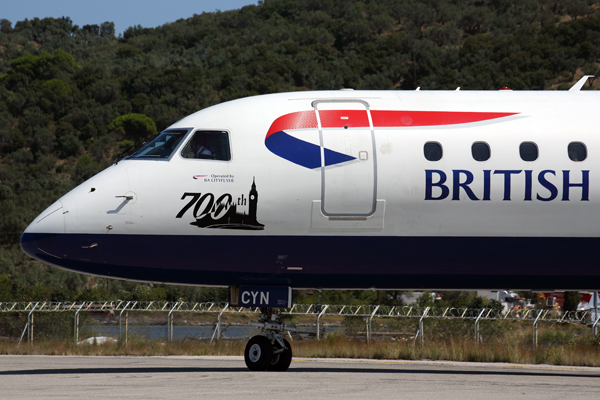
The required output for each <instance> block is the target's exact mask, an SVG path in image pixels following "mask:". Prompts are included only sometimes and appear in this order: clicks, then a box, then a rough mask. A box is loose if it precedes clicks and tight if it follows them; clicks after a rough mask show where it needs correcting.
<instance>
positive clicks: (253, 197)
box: [248, 177, 258, 222]
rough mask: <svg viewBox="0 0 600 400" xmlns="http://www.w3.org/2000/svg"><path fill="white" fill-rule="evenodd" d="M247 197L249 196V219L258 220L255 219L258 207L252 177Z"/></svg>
mask: <svg viewBox="0 0 600 400" xmlns="http://www.w3.org/2000/svg"><path fill="white" fill-rule="evenodd" d="M248 197H249V198H250V204H249V205H248V206H249V208H248V216H249V217H250V221H252V222H258V221H257V220H256V209H257V208H258V192H257V191H256V183H255V180H254V177H252V187H251V188H250V193H249V195H248Z"/></svg>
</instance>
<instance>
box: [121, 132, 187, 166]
mask: <svg viewBox="0 0 600 400" xmlns="http://www.w3.org/2000/svg"><path fill="white" fill-rule="evenodd" d="M188 132H189V130H188V129H170V130H166V131H163V132H161V134H160V135H158V136H157V137H156V138H155V139H154V140H152V141H151V142H150V143H148V144H147V145H145V146H144V147H142V148H141V149H140V150H138V151H136V152H135V153H133V154H132V155H131V158H149V159H162V160H164V159H169V158H171V155H172V154H173V152H174V151H175V150H176V149H177V146H179V143H180V142H181V140H182V139H183V138H184V137H185V135H186V134H187V133H188Z"/></svg>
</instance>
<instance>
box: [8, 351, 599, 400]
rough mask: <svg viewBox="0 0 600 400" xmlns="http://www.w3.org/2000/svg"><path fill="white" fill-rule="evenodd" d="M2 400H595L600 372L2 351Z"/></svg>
mask: <svg viewBox="0 0 600 400" xmlns="http://www.w3.org/2000/svg"><path fill="white" fill-rule="evenodd" d="M0 398H1V399H20V400H26V399H178V400H179V399H199V398H201V399H203V398H206V399H261V400H265V399H285V400H290V399H303V400H306V399H363V400H366V399H372V398H377V399H388V398H389V399H419V400H422V399H439V400H455V399H456V400H458V399H460V400H468V399H486V400H487V399H503V400H506V399H519V398H521V399H544V400H550V399H560V400H564V399H579V400H580V399H597V398H600V368H586V367H561V366H550V365H519V364H490V363H458V362H446V361H442V362H435V361H385V360H349V359H308V358H294V360H293V361H292V365H291V367H290V369H289V370H288V371H287V372H251V371H249V370H247V369H246V366H245V364H244V360H243V358H242V357H216V356H215V357H211V356H197V357H193V356H192V357H182V356H169V357H99V356H95V357H80V356H0Z"/></svg>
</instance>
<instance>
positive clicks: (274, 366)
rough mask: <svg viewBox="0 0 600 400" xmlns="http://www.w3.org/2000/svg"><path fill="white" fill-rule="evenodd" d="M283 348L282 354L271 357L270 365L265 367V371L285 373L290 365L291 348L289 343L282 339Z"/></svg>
mask: <svg viewBox="0 0 600 400" xmlns="http://www.w3.org/2000/svg"><path fill="white" fill-rule="evenodd" d="M283 343H285V348H284V349H283V352H281V353H279V354H275V355H273V358H272V359H271V363H270V364H269V366H267V371H287V369H288V368H289V367H290V364H291V363H292V346H290V343H289V342H288V341H287V340H285V339H283Z"/></svg>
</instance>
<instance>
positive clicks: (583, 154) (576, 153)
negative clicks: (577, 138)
mask: <svg viewBox="0 0 600 400" xmlns="http://www.w3.org/2000/svg"><path fill="white" fill-rule="evenodd" d="M567 152H568V153H569V158H570V159H571V160H573V161H583V160H585V159H586V158H587V149H586V148H585V144H583V143H581V142H571V143H569V147H568V150H567Z"/></svg>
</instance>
